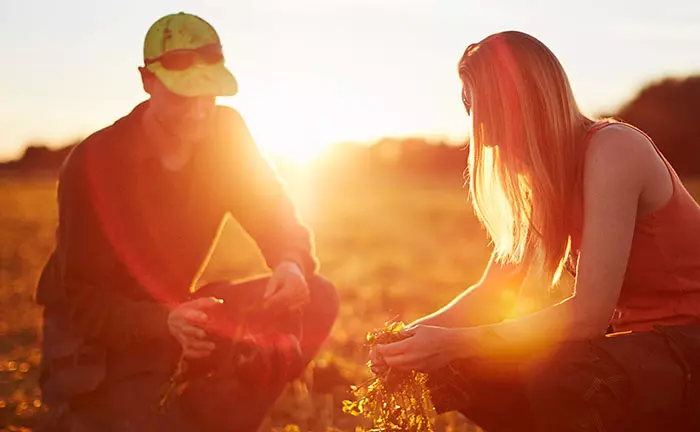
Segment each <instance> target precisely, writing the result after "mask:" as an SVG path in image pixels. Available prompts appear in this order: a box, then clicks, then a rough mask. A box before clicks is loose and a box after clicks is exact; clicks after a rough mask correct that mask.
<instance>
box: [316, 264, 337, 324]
mask: <svg viewBox="0 0 700 432" xmlns="http://www.w3.org/2000/svg"><path fill="white" fill-rule="evenodd" d="M308 282H309V292H310V295H309V296H310V304H309V309H310V310H309V312H310V313H312V314H313V315H314V316H316V317H317V318H318V319H320V320H322V321H324V322H328V323H329V324H330V325H332V324H333V322H335V320H336V318H337V317H338V311H339V309H340V299H339V297H338V291H337V289H336V288H335V286H334V285H333V284H332V283H331V282H330V281H329V280H328V279H326V278H324V277H323V276H321V275H313V276H311V277H310V278H309V280H308Z"/></svg>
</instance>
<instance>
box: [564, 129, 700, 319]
mask: <svg viewBox="0 0 700 432" xmlns="http://www.w3.org/2000/svg"><path fill="white" fill-rule="evenodd" d="M614 124H616V123H609V122H601V123H597V124H595V125H594V126H593V127H592V128H591V130H590V132H589V133H588V134H587V138H586V147H587V144H588V142H589V141H590V139H591V137H592V136H593V134H594V133H595V132H597V131H599V130H600V129H603V128H605V127H606V126H609V125H614ZM628 127H631V126H628ZM639 133H643V132H641V131H639ZM647 139H648V140H649V142H650V143H651V144H652V145H653V141H652V140H651V138H649V137H648V136H647ZM654 149H655V150H656V154H657V155H658V157H659V158H660V159H661V161H663V163H664V165H665V167H666V171H667V174H668V175H670V180H671V183H672V192H671V194H670V198H669V199H668V200H667V202H665V203H664V204H663V205H661V206H660V208H657V209H654V210H653V211H652V212H650V213H647V214H643V215H641V216H640V217H638V218H637V221H636V224H635V230H634V238H633V240H632V247H631V250H630V255H629V260H628V263H627V271H626V273H625V278H624V282H623V285H622V290H621V292H620V297H619V300H618V303H617V306H616V309H615V313H614V315H613V317H612V321H611V324H612V325H613V328H614V330H615V331H628V330H634V331H644V330H650V329H651V328H652V325H653V324H668V325H676V324H678V325H680V324H697V323H700V206H699V205H698V204H697V202H696V201H695V200H694V198H693V197H692V196H691V195H690V193H689V192H688V191H687V189H686V188H685V187H684V185H683V184H682V182H681V180H680V178H679V177H678V175H677V174H676V172H675V171H674V170H673V168H672V167H671V165H670V164H669V163H668V161H667V160H666V159H665V158H664V157H663V155H662V154H661V153H660V152H659V151H658V149H656V147H655V146H654ZM657 189H658V188H657ZM574 231H575V232H574V235H573V247H574V250H577V249H578V247H579V246H580V242H581V230H580V225H579V229H575V230H574Z"/></svg>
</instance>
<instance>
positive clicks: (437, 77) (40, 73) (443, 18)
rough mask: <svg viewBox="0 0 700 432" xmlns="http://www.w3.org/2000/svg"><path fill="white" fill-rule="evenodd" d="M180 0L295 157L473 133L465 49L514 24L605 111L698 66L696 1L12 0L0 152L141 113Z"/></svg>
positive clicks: (259, 118) (8, 154) (270, 146)
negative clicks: (150, 57)
mask: <svg viewBox="0 0 700 432" xmlns="http://www.w3.org/2000/svg"><path fill="white" fill-rule="evenodd" d="M179 11H185V12H189V13H194V14H197V15H199V16H201V17H202V18H204V19H205V20H207V21H209V22H210V23H211V24H212V25H213V26H214V27H215V28H216V29H217V31H218V32H219V35H220V37H221V39H222V43H223V47H224V54H225V56H226V64H227V66H228V67H229V69H231V70H232V72H233V73H234V74H235V75H236V77H237V79H238V81H239V86H240V90H239V93H238V94H237V95H236V96H234V97H231V98H220V99H219V103H221V104H227V105H231V106H233V107H235V108H236V109H238V110H239V111H240V112H241V113H242V115H243V118H244V119H245V120H246V122H247V123H248V125H249V127H250V129H251V131H252V133H253V136H254V137H255V139H256V141H257V142H258V144H259V145H260V147H261V148H262V149H263V150H264V151H265V152H268V153H270V154H275V155H287V156H290V157H299V156H304V155H307V156H308V155H312V154H314V153H315V152H318V151H319V150H320V149H322V148H324V147H325V146H327V145H329V144H333V143H337V142H348V141H354V142H357V141H374V140H377V139H380V138H382V137H405V136H424V137H428V138H432V139H447V140H454V141H460V140H462V139H463V138H464V136H465V132H466V119H465V114H464V112H463V109H462V106H461V99H460V83H459V78H458V76H457V66H456V65H457V61H458V60H459V57H460V56H461V54H462V52H463V51H464V48H465V47H466V46H467V45H469V44H470V43H472V42H477V41H479V40H481V39H483V38H484V37H486V36H488V35H489V34H491V33H495V32H498V31H502V30H520V31H524V32H527V33H530V34H532V35H533V36H535V37H537V38H538V39H540V40H542V41H543V42H544V43H545V44H546V45H548V46H549V47H550V48H551V49H552V51H553V52H554V53H555V54H556V55H557V56H558V58H559V60H560V61H561V62H562V64H563V66H564V69H565V70H566V71H567V73H568V75H569V79H570V81H571V84H572V86H573V89H574V93H575V95H576V97H577V100H578V102H579V104H580V106H581V107H582V108H583V110H584V111H586V112H587V113H589V114H592V115H595V114H597V113H600V112H610V111H613V110H615V109H616V108H618V107H619V106H620V105H622V104H623V103H624V102H626V101H628V100H629V99H631V98H632V97H633V96H634V95H635V94H636V92H637V91H638V90H639V89H640V88H641V87H642V86H644V85H646V84H648V83H649V82H653V81H655V80H658V79H660V78H663V77H666V76H679V77H683V76H687V75H689V74H693V73H700V24H698V23H700V2H695V1H692V0H683V1H679V0H665V1H658V0H656V1H650V0H633V1H632V0H610V1H590V2H585V1H584V2H581V1H577V2H573V1H569V0H554V1H544V0H530V1H522V0H488V1H487V0H225V1H224V0H190V1H182V0H167V1H166V0H147V1H146V0H140V1H136V0H122V1H114V2H112V1H105V2H103V1H94V0H90V1H88V0H62V1H60V2H57V1H49V0H42V1H36V0H23V1H12V0H0V52H1V53H2V61H0V159H6V158H12V157H16V156H18V155H20V154H21V152H22V151H23V148H24V146H25V145H26V144H28V143H46V144H49V145H52V146H59V145H64V144H66V143H68V142H70V141H73V140H75V139H79V138H82V137H85V136H87V135H88V134H90V133H92V132H94V131H96V130H98V129H101V128H103V127H106V126H108V125H109V124H111V123H113V122H114V121H115V120H117V119H118V118H119V117H122V116H124V115H126V114H128V112H129V111H130V110H131V109H132V108H133V107H134V106H135V105H136V104H138V103H139V102H141V101H142V100H144V99H146V97H147V96H146V94H145V93H144V92H143V89H142V87H141V82H140V78H139V75H138V70H137V66H139V65H141V64H142V61H143V59H142V52H143V51H142V44H143V38H144V36H145V33H146V31H147V30H148V28H149V26H150V25H151V24H152V23H153V22H154V21H155V20H157V19H158V18H159V17H161V16H163V15H166V14H169V13H174V12H179ZM295 155H296V156H295Z"/></svg>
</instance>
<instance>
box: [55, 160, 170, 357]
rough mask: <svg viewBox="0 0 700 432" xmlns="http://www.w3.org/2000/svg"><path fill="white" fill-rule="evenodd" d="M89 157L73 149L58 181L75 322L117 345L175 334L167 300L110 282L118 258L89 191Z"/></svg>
mask: <svg viewBox="0 0 700 432" xmlns="http://www.w3.org/2000/svg"><path fill="white" fill-rule="evenodd" d="M76 150H77V149H76ZM74 153H75V152H74ZM85 163H86V159H85V158H84V157H83V158H80V157H77V155H71V157H69V158H68V160H67V161H66V164H65V165H64V167H63V169H62V171H61V174H60V176H59V184H58V211H59V226H58V233H57V245H56V251H55V257H54V258H55V265H56V269H55V270H56V276H57V279H58V281H57V282H58V288H59V289H60V290H62V296H61V297H62V298H63V302H62V305H63V307H64V308H65V312H66V313H67V314H68V318H69V323H70V326H71V328H72V330H73V331H74V332H75V333H76V334H78V335H80V336H82V337H84V338H85V339H86V340H97V341H99V342H101V343H103V344H105V345H107V346H110V347H113V348H117V349H118V348H123V347H125V346H126V345H128V344H129V343H130V342H131V341H135V340H143V339H155V338H168V337H171V336H170V333H169V330H168V325H167V317H168V313H169V308H168V306H166V305H163V304H159V303H157V302H155V301H148V300H143V301H138V300H133V299H130V298H128V297H126V296H125V295H123V294H120V293H119V292H117V290H115V289H114V287H112V286H111V285H110V284H109V283H108V281H109V280H108V278H110V276H111V275H112V271H113V269H114V268H115V265H116V258H115V255H114V253H113V251H112V247H111V245H110V244H109V242H108V241H107V238H106V236H105V235H104V234H103V230H102V228H101V225H100V221H99V219H98V218H97V215H96V212H95V211H94V207H93V204H92V201H91V199H90V194H89V193H88V185H87V184H86V183H87V182H86V176H85V175H84V173H85Z"/></svg>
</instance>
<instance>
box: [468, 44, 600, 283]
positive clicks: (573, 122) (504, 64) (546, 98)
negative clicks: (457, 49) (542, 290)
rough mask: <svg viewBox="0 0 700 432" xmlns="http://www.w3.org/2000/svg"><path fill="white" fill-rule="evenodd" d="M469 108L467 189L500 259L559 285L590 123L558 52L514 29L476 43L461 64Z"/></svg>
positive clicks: (471, 46) (568, 244)
mask: <svg viewBox="0 0 700 432" xmlns="http://www.w3.org/2000/svg"><path fill="white" fill-rule="evenodd" d="M459 75H460V78H461V80H462V83H463V99H464V100H465V105H467V106H468V109H471V114H472V115H471V119H472V124H471V129H472V131H471V132H472V133H471V142H470V151H469V167H468V171H467V173H468V179H467V180H468V184H469V191H470V195H471V198H472V202H473V205H474V209H475V212H476V214H477V216H478V217H479V219H480V220H481V221H482V223H483V224H484V226H485V227H486V229H487V230H488V233H489V235H490V237H491V240H492V241H493V243H494V248H495V251H494V252H495V256H496V257H497V259H498V260H499V261H502V262H511V263H526V264H527V265H528V266H529V268H531V267H533V266H537V271H538V272H539V274H540V276H542V277H545V278H546V279H545V280H546V281H547V283H549V282H550V281H551V285H553V284H555V283H556V282H557V280H558V279H559V276H560V274H561V271H562V269H563V268H564V265H565V263H566V260H567V259H568V258H569V255H570V244H571V243H570V241H571V234H572V226H571V210H572V208H573V206H574V205H575V199H576V198H575V196H576V193H577V192H578V190H577V188H580V183H579V181H580V177H581V165H582V163H581V160H582V157H583V155H582V153H581V138H582V135H583V134H584V133H585V130H586V128H587V127H588V126H590V124H591V122H592V121H591V120H590V119H588V118H587V117H586V116H584V115H583V114H582V113H581V111H580V109H579V107H578V105H577V103H576V101H575V99H574V96H573V92H572V90H571V86H570V84H569V80H568V78H567V76H566V73H565V72H564V69H563V68H562V66H561V64H560V63H559V61H558V60H557V58H556V57H555V56H554V54H553V53H552V52H551V51H550V50H549V49H548V48H547V47H546V46H545V45H544V44H542V43H541V42H540V41H538V40H537V39H535V38H534V37H532V36H530V35H527V34H524V33H521V32H516V31H508V32H503V33H498V34H494V35H491V36H489V37H487V38H486V39H484V40H483V41H481V42H479V43H478V44H472V45H470V46H469V47H468V48H467V50H466V51H465V53H464V55H463V56H462V59H461V60H460V62H459Z"/></svg>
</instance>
